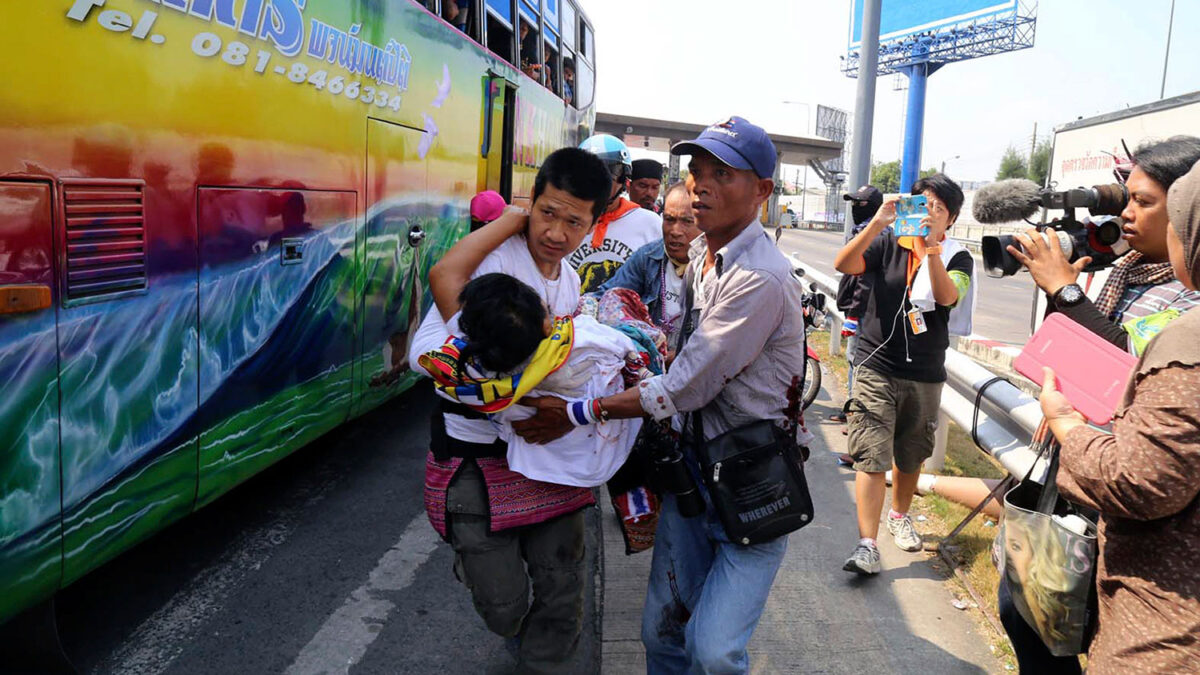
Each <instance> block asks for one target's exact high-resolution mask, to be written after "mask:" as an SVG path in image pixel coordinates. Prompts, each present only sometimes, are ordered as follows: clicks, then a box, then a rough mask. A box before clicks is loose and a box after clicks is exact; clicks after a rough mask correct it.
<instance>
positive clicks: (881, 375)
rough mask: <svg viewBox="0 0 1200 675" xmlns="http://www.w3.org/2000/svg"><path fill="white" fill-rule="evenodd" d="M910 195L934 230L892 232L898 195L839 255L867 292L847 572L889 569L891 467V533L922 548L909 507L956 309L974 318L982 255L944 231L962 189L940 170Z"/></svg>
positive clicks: (841, 267)
mask: <svg viewBox="0 0 1200 675" xmlns="http://www.w3.org/2000/svg"><path fill="white" fill-rule="evenodd" d="M912 194H914V195H924V196H925V198H926V201H927V204H928V214H927V215H926V217H925V218H924V219H923V220H922V225H924V226H925V227H926V228H927V230H928V234H927V235H926V236H924V237H920V236H903V237H901V236H896V234H895V233H894V232H893V231H892V230H890V229H887V228H888V226H889V225H891V224H892V223H893V222H894V221H895V220H896V204H897V202H898V198H897V197H892V198H890V199H888V200H886V201H884V203H883V206H882V207H881V208H880V209H879V211H878V212H876V214H875V216H874V217H873V218H872V219H871V222H870V223H869V224H868V225H867V226H866V227H865V228H863V230H862V231H861V232H859V233H858V235H856V236H855V237H854V238H853V239H851V240H850V241H849V242H848V243H847V244H846V245H845V246H844V247H843V248H842V250H841V251H838V254H837V257H836V258H835V259H834V266H835V267H836V268H837V271H839V272H841V273H842V274H854V275H862V277H863V279H864V281H866V283H867V287H868V289H869V290H868V291H867V300H866V312H865V313H864V314H863V316H862V320H861V321H860V323H859V344H858V359H859V360H858V361H857V363H856V367H857V369H856V371H855V379H854V385H853V388H852V390H851V396H850V401H849V402H848V403H847V414H848V417H849V427H850V430H849V431H850V432H849V444H848V449H849V454H850V457H851V458H852V459H853V460H854V469H855V471H856V472H857V475H856V476H855V503H856V508H857V511H858V535H859V540H858V544H857V546H856V547H855V548H854V552H853V553H852V554H851V555H850V557H849V558H848V559H847V560H846V563H845V565H844V566H843V569H845V570H846V571H848V572H854V573H856V574H878V573H879V571H880V569H881V564H880V559H879V548H878V545H877V543H876V537H877V536H878V534H879V516H880V513H881V511H882V510H883V503H884V497H885V495H886V493H887V486H886V483H885V480H884V478H885V475H884V474H885V473H886V472H887V471H889V470H890V471H892V476H893V480H892V504H891V510H890V512H889V513H888V515H887V517H886V520H887V529H888V531H889V532H890V533H891V535H892V538H893V541H894V542H895V544H896V546H897V547H899V548H900V549H902V550H905V551H919V550H921V547H922V542H921V536H920V535H919V534H918V533H917V531H916V529H915V528H914V527H913V523H912V519H911V518H910V517H909V515H908V509H909V506H910V505H911V503H912V498H913V494H914V493H915V492H916V488H917V478H918V477H919V476H920V473H921V464H922V463H923V462H924V461H925V460H926V459H928V458H929V457H930V456H931V455H932V454H933V442H934V432H935V431H936V429H937V420H938V406H939V405H940V402H941V396H942V383H943V382H945V381H946V368H945V360H946V349H947V348H948V347H949V345H950V334H951V332H952V329H951V322H952V321H957V319H958V317H959V315H961V314H962V311H960V312H959V314H958V315H954V316H952V311H954V310H955V309H956V308H961V309H962V310H963V311H965V312H966V316H967V317H968V318H969V316H970V304H971V297H972V296H971V282H972V278H973V276H974V269H975V263H974V259H973V258H972V257H971V254H970V252H969V251H967V250H966V249H962V248H961V246H958V247H957V248H955V247H956V244H955V243H954V242H953V241H952V240H947V239H946V236H945V235H946V230H947V229H948V228H949V227H950V226H951V225H952V224H953V223H954V221H955V220H956V219H957V218H958V213H959V211H960V210H961V209H962V204H963V192H962V190H961V189H960V188H959V186H958V184H957V183H955V182H954V181H952V180H950V179H949V178H948V177H947V176H945V175H944V174H940V173H939V174H934V175H932V176H928V177H926V178H922V179H921V180H919V181H917V182H916V183H915V184H914V185H913V186H912ZM960 249H961V250H960ZM968 323H969V321H968Z"/></svg>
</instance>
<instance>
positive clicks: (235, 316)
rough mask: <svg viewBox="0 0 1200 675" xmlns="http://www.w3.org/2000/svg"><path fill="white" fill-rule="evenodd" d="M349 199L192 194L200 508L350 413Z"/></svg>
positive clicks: (298, 193)
mask: <svg viewBox="0 0 1200 675" xmlns="http://www.w3.org/2000/svg"><path fill="white" fill-rule="evenodd" d="M357 199H358V197H357V194H355V193H354V192H344V191H332V190H264V189H248V188H222V187H205V188H200V190H199V191H198V197H197V210H198V219H199V223H200V316H199V321H200V336H199V338H200V349H199V351H200V373H201V374H200V399H201V401H203V404H202V406H201V409H200V414H199V415H198V420H197V427H198V428H199V429H200V430H201V431H200V488H199V497H198V502H199V504H205V503H207V502H208V501H210V500H211V499H212V498H214V497H216V496H217V495H219V494H221V493H223V492H225V491H227V490H228V489H229V488H230V487H232V486H234V485H236V484H238V483H240V482H242V481H243V480H245V479H246V478H248V477H250V476H251V475H253V474H255V473H257V472H258V471H260V470H262V469H263V468H264V467H266V466H267V465H269V464H271V463H272V462H274V461H276V460H277V459H279V457H280V456H282V455H284V454H287V453H288V452H290V451H291V450H293V449H295V448H298V447H301V446H302V445H304V444H305V443H308V442H309V441H311V440H313V439H315V438H317V437H318V436H320V435H321V434H323V433H325V432H326V431H329V430H330V429H332V428H333V427H335V426H337V425H338V424H341V423H342V422H344V421H345V420H346V419H347V417H348V416H349V413H350V400H351V384H350V370H351V363H352V358H353V344H354V341H353V336H354V294H353V288H354V273H355V261H354V238H355V229H356V226H357V216H356V213H355V210H356V206H357Z"/></svg>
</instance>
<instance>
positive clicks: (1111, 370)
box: [1013, 314, 1137, 424]
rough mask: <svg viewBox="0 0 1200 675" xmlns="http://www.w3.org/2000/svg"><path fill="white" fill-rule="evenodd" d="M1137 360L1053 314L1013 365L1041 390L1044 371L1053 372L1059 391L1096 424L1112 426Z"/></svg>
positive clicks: (1081, 327) (1062, 317)
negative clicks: (1045, 368) (1110, 422)
mask: <svg viewBox="0 0 1200 675" xmlns="http://www.w3.org/2000/svg"><path fill="white" fill-rule="evenodd" d="M1136 365H1137V357H1135V356H1133V355H1132V354H1130V353H1129V352H1126V351H1124V350H1122V349H1120V348H1119V347H1116V346H1115V345H1113V344H1112V343H1111V342H1109V341H1107V340H1105V339H1104V338H1102V337H1100V336H1099V335H1096V334H1095V333H1093V332H1091V331H1089V330H1088V329H1086V328H1084V327H1083V326H1080V325H1079V324H1077V323H1075V322H1074V321H1072V320H1070V319H1068V318H1067V317H1066V316H1063V315H1062V314H1051V315H1050V316H1048V317H1046V320H1045V321H1043V322H1042V326H1041V328H1038V331H1037V332H1036V333H1034V334H1033V337H1031V338H1029V342H1027V343H1026V344H1025V348H1024V349H1022V350H1021V355H1020V356H1018V357H1017V360H1016V361H1015V362H1014V363H1013V367H1014V368H1016V369H1017V372H1018V373H1021V374H1022V375H1024V376H1025V377H1028V378H1029V379H1031V380H1033V381H1034V382H1036V383H1038V384H1039V385H1040V384H1042V380H1043V379H1044V378H1043V376H1042V367H1043V366H1046V367H1049V368H1052V369H1053V370H1054V374H1055V376H1056V377H1057V379H1058V390H1059V391H1061V392H1062V393H1063V394H1064V395H1065V396H1066V397H1067V400H1069V401H1070V402H1071V404H1072V405H1074V406H1075V409H1076V410H1078V411H1079V412H1081V413H1083V416H1084V417H1086V418H1088V419H1089V420H1091V421H1092V422H1093V423H1095V424H1108V422H1109V420H1111V419H1112V416H1113V413H1114V412H1116V409H1117V406H1118V405H1120V403H1121V396H1122V395H1123V394H1124V393H1125V384H1126V383H1127V382H1128V381H1129V374H1130V372H1131V371H1132V370H1133V367H1134V366H1136Z"/></svg>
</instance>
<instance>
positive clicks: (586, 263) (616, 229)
mask: <svg viewBox="0 0 1200 675" xmlns="http://www.w3.org/2000/svg"><path fill="white" fill-rule="evenodd" d="M661 238H662V218H661V217H659V215H658V214H656V213H654V212H653V211H648V210H646V209H641V208H638V209H633V210H632V211H630V212H629V213H626V214H625V215H623V216H621V217H620V218H617V219H616V220H614V221H612V222H611V223H609V224H608V230H607V231H606V232H605V233H604V239H603V240H601V242H600V246H598V247H596V248H593V247H592V235H590V234H589V235H588V236H587V237H585V238H584V240H583V243H582V244H580V245H579V248H577V249H575V251H574V252H573V253H572V254H571V255H569V256H567V261H568V262H570V264H571V267H573V268H575V271H576V272H578V273H579V279H580V287H581V288H582V290H583V292H584V293H590V292H592V291H594V290H596V289H598V288H600V286H601V285H602V284H604V282H606V281H608V280H609V279H611V278H612V277H613V275H615V274H616V273H617V270H618V269H620V268H621V265H624V264H625V261H626V260H629V257H630V256H632V255H633V253H634V251H637V250H638V249H639V248H641V247H643V246H645V245H646V244H649V243H650V242H652V241H655V240H656V239H661Z"/></svg>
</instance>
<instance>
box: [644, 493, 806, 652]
mask: <svg viewBox="0 0 1200 675" xmlns="http://www.w3.org/2000/svg"><path fill="white" fill-rule="evenodd" d="M701 492H704V489H703V488H701ZM705 501H708V496H707V495H705ZM786 551H787V537H779V538H778V539H774V540H772V541H769V542H765V543H762V544H755V545H753V546H739V545H737V544H733V543H731V542H730V541H729V538H728V537H726V536H725V529H724V528H723V527H721V522H720V519H719V518H718V517H717V514H716V512H715V511H713V507H712V503H711V502H709V503H708V511H707V513H705V514H703V515H700V516H697V517H695V518H684V517H683V516H681V515H680V514H679V508H678V507H677V506H676V504H675V496H674V495H671V494H667V495H665V497H664V499H663V508H662V512H661V513H660V514H659V520H658V530H657V531H656V532H655V536H654V559H653V561H652V562H651V567H650V585H649V587H648V588H647V590H646V605H645V607H644V608H643V609H642V644H644V645H645V646H646V672H647V673H649V674H651V675H654V674H657V673H688V672H691V673H744V672H746V670H747V668H748V666H749V659H748V658H747V656H746V643H748V642H749V641H750V636H751V635H753V634H754V628H755V626H757V625H758V620H759V618H760V617H761V616H762V611H763V607H764V606H765V605H766V604H767V595H768V594H769V593H770V592H771V584H772V583H774V581H775V573H776V572H777V571H778V570H779V565H780V563H781V562H783V554H784V553H785V552H786Z"/></svg>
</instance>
